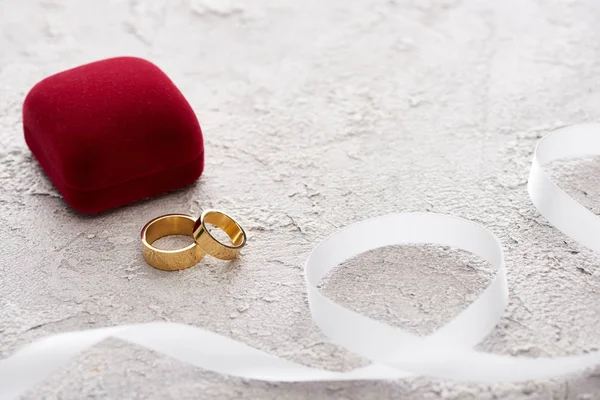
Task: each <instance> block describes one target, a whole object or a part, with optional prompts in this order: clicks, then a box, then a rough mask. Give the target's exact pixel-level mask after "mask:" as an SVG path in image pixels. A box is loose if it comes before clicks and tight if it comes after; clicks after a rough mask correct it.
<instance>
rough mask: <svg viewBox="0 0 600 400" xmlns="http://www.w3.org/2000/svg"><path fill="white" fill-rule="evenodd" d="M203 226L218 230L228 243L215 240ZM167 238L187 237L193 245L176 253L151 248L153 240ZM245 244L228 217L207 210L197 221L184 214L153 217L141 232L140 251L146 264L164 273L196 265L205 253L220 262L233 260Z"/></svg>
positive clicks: (238, 227)
mask: <svg viewBox="0 0 600 400" xmlns="http://www.w3.org/2000/svg"><path fill="white" fill-rule="evenodd" d="M206 224H211V225H215V226H217V227H219V228H220V229H222V230H223V232H225V233H226V234H227V236H229V239H231V244H225V243H222V242H220V241H219V240H217V239H216V238H215V237H214V236H213V235H212V234H211V233H210V231H209V230H208V229H207V227H206ZM169 235H186V236H191V237H193V238H194V243H193V244H191V245H189V246H187V247H184V248H182V249H178V250H162V249H159V248H156V247H154V246H152V243H154V242H155V241H156V240H158V239H160V238H162V237H164V236H169ZM245 245H246V232H244V229H243V228H242V227H241V226H240V225H239V224H238V223H237V222H236V221H235V220H234V219H233V218H231V217H230V216H229V215H227V214H225V213H223V212H221V211H217V210H206V211H204V212H203V213H202V215H201V216H200V218H198V219H197V220H196V219H195V218H193V217H191V216H189V215H185V214H167V215H162V216H160V217H157V218H154V219H153V220H152V221H150V222H148V223H147V224H146V225H145V226H144V228H143V229H142V252H143V254H144V259H145V260H146V262H147V263H148V264H150V265H151V266H152V267H154V268H157V269H162V270H165V271H177V270H180V269H185V268H189V267H191V266H193V265H196V264H198V263H199V262H200V260H202V258H203V257H204V255H205V253H208V254H210V255H211V256H213V257H216V258H219V259H221V260H231V259H233V258H235V257H236V256H237V255H238V254H239V252H240V250H241V249H242V247H244V246H245Z"/></svg>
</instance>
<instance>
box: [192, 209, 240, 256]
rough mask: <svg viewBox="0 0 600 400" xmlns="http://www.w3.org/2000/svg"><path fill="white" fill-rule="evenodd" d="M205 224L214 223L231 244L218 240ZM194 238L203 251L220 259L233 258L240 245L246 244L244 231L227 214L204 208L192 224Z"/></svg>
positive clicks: (237, 252)
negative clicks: (193, 224)
mask: <svg viewBox="0 0 600 400" xmlns="http://www.w3.org/2000/svg"><path fill="white" fill-rule="evenodd" d="M206 224H212V225H216V226H218V227H219V228H221V229H222V230H223V232H225V233H226V234H227V236H229V238H230V239H231V245H228V244H224V243H221V242H219V241H218V240H217V239H215V237H214V236H213V235H211V233H210V232H209V230H208V229H206ZM194 239H195V240H196V244H197V245H198V246H199V247H201V248H202V249H203V250H204V251H205V252H207V253H208V254H210V255H211V256H213V257H216V258H220V259H221V260H231V259H233V258H235V257H236V256H237V255H238V254H239V252H240V250H241V249H242V247H244V246H245V245H246V232H244V229H242V227H241V226H240V225H239V224H238V223H237V222H235V220H234V219H233V218H231V217H230V216H229V215H227V214H225V213H223V212H221V211H217V210H206V211H204V212H203V213H202V215H201V216H200V218H198V221H196V224H195V226H194Z"/></svg>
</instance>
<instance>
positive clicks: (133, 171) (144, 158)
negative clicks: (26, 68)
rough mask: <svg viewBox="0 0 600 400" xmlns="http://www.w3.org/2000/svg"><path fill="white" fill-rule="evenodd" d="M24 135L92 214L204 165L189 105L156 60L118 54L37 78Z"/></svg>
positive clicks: (178, 181)
mask: <svg viewBox="0 0 600 400" xmlns="http://www.w3.org/2000/svg"><path fill="white" fill-rule="evenodd" d="M23 129H24V133H25V140H26V142H27V145H28V146H29V148H30V149H31V152H32V153H33V155H34V156H35V158H36V159H37V160H38V161H39V163H40V165H41V166H42V168H43V169H44V171H45V172H46V174H47V175H48V176H49V177H50V180H52V182H53V183H54V185H55V186H56V188H57V189H58V191H59V192H60V193H61V194H62V195H63V197H64V199H65V200H66V202H67V203H68V204H70V205H71V206H72V207H73V208H74V209H76V210H79V211H81V212H85V213H96V212H100V211H104V210H107V209H110V208H114V207H118V206H121V205H124V204H127V203H130V202H133V201H136V200H139V199H143V198H146V197H150V196H154V195H157V194H160V193H163V192H166V191H169V190H174V189H177V188H180V187H183V186H186V185H189V184H191V183H193V182H194V181H196V180H197V179H198V177H199V176H200V175H201V174H202V170H203V167H204V145H203V140H202V131H201V130H200V125H199V124H198V120H197V118H196V115H195V114H194V111H193V110H192V108H191V107H190V105H189V104H188V102H187V101H186V99H185V98H184V97H183V95H182V94H181V92H180V91H179V90H178V89H177V87H176V86H175V85H174V84H173V82H172V81H171V80H170V79H169V78H168V77H167V75H165V73H164V72H162V71H161V70H160V69H159V68H158V67H157V66H155V65H154V64H152V63H150V62H148V61H145V60H142V59H139V58H134V57H118V58H111V59H106V60H101V61H97V62H93V63H90V64H85V65H82V66H79V67H76V68H73V69H69V70H66V71H63V72H60V73H58V74H56V75H52V76H50V77H48V78H46V79H44V80H42V81H41V82H39V83H38V84H36V85H35V86H34V87H33V88H32V89H31V91H30V92H29V94H28V95H27V97H26V99H25V102H24V104H23Z"/></svg>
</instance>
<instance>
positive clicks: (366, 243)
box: [0, 125, 600, 399]
mask: <svg viewBox="0 0 600 400" xmlns="http://www.w3.org/2000/svg"><path fill="white" fill-rule="evenodd" d="M590 154H596V155H597V154H600V125H582V126H574V127H571V128H566V129H562V130H559V131H556V132H553V133H551V134H550V135H548V136H546V137H545V138H543V139H542V140H540V142H539V143H538V146H537V148H536V151H535V153H534V158H533V166H532V168H531V174H530V177H529V186H528V188H529V194H530V196H531V198H532V200H533V203H534V204H535V206H536V207H537V208H538V210H539V211H540V213H541V214H542V215H544V216H545V217H546V218H547V219H548V220H549V221H550V222H551V223H553V224H554V225H555V226H556V227H557V228H558V229H560V230H561V231H563V232H564V233H565V234H567V235H569V236H571V237H572V238H573V239H575V240H577V241H578V242H580V243H581V244H583V245H585V246H587V247H590V248H592V249H594V250H596V251H598V252H600V243H597V242H596V238H599V237H600V235H599V233H600V218H598V217H596V216H595V215H594V214H593V213H591V212H590V211H588V210H587V209H585V208H584V207H583V206H581V205H580V204H578V203H577V202H576V201H575V200H573V199H572V198H570V197H569V196H568V195H567V194H566V193H564V192H563V191H562V190H561V189H559V188H558V187H557V186H556V185H555V184H554V183H553V182H552V181H551V180H550V178H549V177H548V176H547V175H546V173H545V172H544V170H543V169H542V165H543V164H545V163H547V162H550V161H552V160H556V159H559V158H566V157H576V156H582V155H590ZM424 243H431V244H438V245H445V246H451V247H455V248H459V249H463V250H466V251H469V252H471V253H473V254H475V255H477V256H479V257H481V258H483V259H484V260H486V261H488V262H489V263H490V264H491V265H492V266H493V267H494V269H495V270H496V274H495V276H494V278H493V279H492V281H491V282H490V284H489V285H488V287H487V288H486V289H485V290H484V291H483V293H482V294H481V295H480V296H479V298H478V299H477V300H475V301H474V302H473V303H471V304H470V305H469V306H468V307H467V308H466V309H465V310H464V311H462V312H461V313H459V314H458V315H457V316H456V317H455V318H454V319H452V321H450V322H449V323H448V324H446V325H445V326H443V327H442V328H440V329H439V330H437V331H436V332H435V333H433V334H432V335H430V336H427V337H419V336H415V335H413V334H411V333H409V332H407V331H405V330H402V329H399V328H395V327H391V326H389V325H386V324H384V323H381V322H378V321H375V320H373V319H371V318H368V317H365V316H363V315H360V314H358V313H356V312H354V311H351V310H349V309H347V308H345V307H342V306H340V305H339V304H336V303H335V302H333V301H332V300H330V299H328V298H327V297H325V296H323V295H322V294H321V293H319V291H318V289H317V284H318V283H319V281H320V280H321V279H322V278H323V277H324V276H325V275H326V274H327V273H328V272H329V271H330V270H331V269H332V268H334V267H336V266H337V265H339V264H340V263H342V262H343V261H345V260H348V259H350V258H352V257H355V256H357V255H358V254H361V253H363V252H365V251H368V250H372V249H377V248H380V247H383V246H389V245H398V244H424ZM304 272H305V277H306V287H307V291H308V300H309V306H310V312H311V315H312V318H313V320H314V322H315V323H316V325H317V326H318V327H319V328H320V329H321V330H322V331H323V333H324V334H325V335H326V336H327V337H328V338H329V339H330V340H331V342H332V343H334V344H336V345H339V346H342V347H344V348H346V349H347V350H349V351H351V352H353V353H356V354H358V355H361V356H363V357H365V358H367V359H369V360H371V361H372V363H371V364H370V365H368V366H366V367H363V368H358V369H354V370H351V371H348V372H333V371H326V370H323V369H319V368H310V367H306V366H303V365H300V364H297V363H293V362H290V361H286V360H284V359H282V358H279V357H276V356H273V355H270V354H267V353H265V352H262V351H260V350H257V349H254V348H252V347H250V346H247V345H245V344H244V343H241V342H238V341H236V340H233V339H230V338H227V337H225V336H222V335H219V334H216V333H213V332H210V331H208V330H205V329H202V328H197V327H192V326H188V325H182V324H177V323H166V322H154V323H147V324H134V325H124V326H117V327H111V328H102V329H93V330H85V331H76V332H68V333H62V334H57V335H52V336H49V337H47V338H44V339H41V340H38V341H36V342H34V343H32V344H30V345H28V346H25V347H24V348H22V349H21V350H19V351H17V352H16V353H14V354H13V355H12V356H10V357H8V358H6V359H4V360H0V398H1V399H11V398H16V397H18V396H20V395H21V394H22V393H24V392H25V391H26V390H28V389H30V388H31V387H33V386H34V385H35V384H36V383H37V382H39V381H40V380H42V379H43V378H44V377H45V376H46V375H48V374H49V373H50V372H51V371H53V370H54V369H56V368H58V367H59V366H61V365H64V364H65V363H67V362H68V361H69V360H70V359H71V358H72V357H73V356H75V355H76V354H78V353H79V352H81V351H83V350H85V349H87V348H89V347H91V346H93V345H95V344H96V343H98V342H100V341H102V340H104V339H106V338H108V337H112V338H118V339H121V340H125V341H128V342H131V343H135V344H137V345H140V346H144V347H146V348H148V349H152V350H154V351H157V352H159V353H162V354H165V355H168V356H171V357H173V358H176V359H178V360H180V361H183V362H186V363H189V364H192V365H195V366H198V367H200V368H204V369H206V370H210V371H215V372H219V373H222V374H225V375H232V376H238V377H242V378H248V379H257V380H264V381H286V382H301V381H323V380H328V381H333V380H367V379H368V380H379V379H397V378H402V377H407V376H411V375H426V376H431V377H437V378H443V379H454V380H461V381H477V382H495V381H522V380H529V379H545V378H551V377H556V376H559V375H564V374H569V373H573V372H577V371H581V370H583V369H585V368H588V367H592V366H594V365H597V364H600V352H597V351H596V352H592V353H587V354H585V355H579V356H568V357H556V358H543V357H541V358H526V357H512V356H504V355H496V354H490V353H485V352H480V351H476V350H474V349H473V348H474V346H475V345H477V344H478V343H479V342H480V341H481V340H482V339H483V338H484V337H485V336H486V335H487V334H488V333H489V332H490V331H491V330H492V329H494V327H495V326H496V324H497V323H498V321H499V320H500V318H501V316H502V313H503V312H504V309H505V307H506V305H507V303H508V288H507V281H506V272H505V267H504V258H503V253H502V246H501V244H500V242H499V241H498V239H497V238H496V237H495V236H494V235H493V234H492V233H490V232H489V231H488V230H486V229H485V228H483V227H482V226H480V225H477V224H475V223H473V222H470V221H467V220H465V219H462V218H457V217H452V216H448V215H443V214H434V213H403V214H392V215H387V216H383V217H378V218H373V219H369V220H366V221H362V222H359V223H356V224H353V225H351V226H349V227H347V228H345V229H342V230H340V231H338V232H336V233H335V234H333V235H332V236H330V237H329V238H328V239H326V240H325V241H323V242H322V243H321V244H319V245H318V246H317V247H316V248H315V249H314V250H313V252H312V253H311V254H310V256H309V257H308V260H307V261H306V264H305V266H304Z"/></svg>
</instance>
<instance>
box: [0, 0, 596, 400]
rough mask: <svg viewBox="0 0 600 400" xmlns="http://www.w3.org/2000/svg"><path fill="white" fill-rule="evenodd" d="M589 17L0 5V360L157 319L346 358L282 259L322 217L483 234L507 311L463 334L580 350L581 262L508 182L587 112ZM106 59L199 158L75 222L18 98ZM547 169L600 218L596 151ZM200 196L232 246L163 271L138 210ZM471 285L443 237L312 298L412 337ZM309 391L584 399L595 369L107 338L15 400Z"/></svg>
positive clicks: (557, 7) (449, 311)
mask: <svg viewBox="0 0 600 400" xmlns="http://www.w3.org/2000/svg"><path fill="white" fill-rule="evenodd" d="M599 20H600V3H598V2H596V1H594V0H588V1H549V2H546V1H544V2H543V1H541V0H537V1H532V0H525V1H505V2H484V1H474V0H462V1H454V0H426V1H417V0H409V1H393V0H385V1H383V0H375V1H370V2H367V1H343V0H336V1H322V0H306V1H302V2H300V1H296V2H292V1H278V2H267V1H264V0H259V1H253V2H247V1H242V0H230V1H218V0H210V1H208V0H189V1H181V0H177V1H167V0H163V1H135V0H123V1H116V0H115V1H96V2H91V1H75V0H71V1H57V0H56V1H52V0H43V1H42V0H40V1H29V0H3V1H1V2H0V110H1V111H0V183H1V192H0V243H1V244H2V246H1V248H2V250H1V252H0V307H1V308H0V357H5V356H8V355H9V354H11V353H12V352H13V351H15V350H16V349H17V348H19V347H20V346H22V345H24V344H26V343H29V342H31V341H33V340H35V339H37V338H41V337H44V336H46V335H48V334H50V333H54V332H64V331H69V330H74V329H84V328H95V327H102V326H111V325H116V324H123V323H132V322H145V321H153V320H169V321H177V322H183V323H187V324H192V325H196V326H203V327H206V328H209V329H211V330H213V331H216V332H219V333H222V334H224V335H227V336H230V337H232V338H235V339H238V340H241V341H243V342H245V343H248V344H249V345H252V346H255V347H258V348H260V349H263V350H265V351H268V352H271V353H273V354H277V355H280V356H282V357H285V358H288V359H290V360H294V361H298V362H302V363H305V364H307V365H311V366H320V367H328V368H332V369H338V370H343V369H348V368H351V367H352V366H356V365H361V364H362V363H364V362H365V361H364V360H361V359H359V358H356V357H355V356H353V355H352V354H348V353H346V352H345V351H344V350H343V349H339V348H336V347H335V346H332V345H330V344H328V342H327V339H326V338H325V337H324V336H323V335H322V334H321V333H320V332H319V331H318V329H317V328H316V327H315V326H313V324H312V323H311V321H310V317H309V315H308V306H307V302H306V296H305V291H304V286H303V281H302V270H301V267H302V263H303V261H304V259H305V257H306V256H307V254H308V252H309V251H310V249H311V248H312V247H313V246H314V245H315V244H316V243H317V242H318V241H319V240H321V239H322V238H324V237H325V236H327V235H329V234H331V233H332V232H333V231H334V230H336V229H337V228H338V227H343V226H345V225H348V224H350V223H352V222H354V221H358V220H361V219H364V218H367V217H371V216H375V215H381V214H385V213H389V212H397V211H411V210H412V211H414V210H420V211H426V210H431V211H436V212H446V213H452V214H454V215H459V216H463V217H467V218H470V219H472V220H474V221H478V222H480V223H483V224H485V225H486V226H487V227H489V228H490V229H491V230H493V232H494V233H495V234H497V235H498V236H499V237H500V238H501V239H502V241H503V243H504V246H505V251H506V256H507V262H508V270H509V272H508V278H509V284H510V289H511V300H510V306H509V308H508V310H507V312H506V316H505V318H504V319H503V322H502V324H501V325H500V326H498V328H497V329H496V330H495V331H494V332H493V334H492V335H491V336H490V337H489V338H488V339H487V340H486V341H485V342H484V343H482V344H481V348H483V349H486V350H489V351H493V352H497V353H502V354H523V355H530V356H535V355H564V354H576V353H581V352H585V351H587V350H592V349H597V346H598V344H599V343H600V336H599V335H598V331H599V328H600V306H599V304H600V269H599V268H598V262H599V258H598V256H597V255H595V254H593V253H592V252H591V251H589V250H586V249H583V248H580V247H579V246H578V245H577V244H575V243H573V242H572V241H571V240H570V239H568V238H567V237H565V236H564V235H562V234H561V233H560V232H558V231H557V230H556V229H554V228H552V227H551V226H549V225H548V223H547V222H546V221H545V220H544V219H543V218H542V217H540V216H539V215H538V213H537V212H536V211H535V209H534V208H533V206H532V205H531V203H530V201H529V198H528V195H527V193H526V187H525V184H526V178H527V175H528V170H529V163H530V159H531V154H532V150H533V147H534V145H535V143H536V141H537V139H538V138H539V137H541V136H542V135H544V134H545V133H546V132H548V131H549V130H551V129H554V128H556V127H560V126H563V125H566V124H573V123H581V122H586V121H598V120H599V119H600V107H599V105H600V78H599V76H600V61H599V60H600V25H599V24H598V21H599ZM117 55H136V56H141V57H145V58H147V59H149V60H151V61H153V62H155V63H156V64H158V65H159V66H160V67H161V68H162V69H163V70H164V71H165V72H166V73H167V74H168V75H169V76H170V77H172V79H173V80H174V81H175V83H176V84H177V85H178V86H179V88H180V89H181V90H182V92H183V93H184V94H185V96H186V97H187V98H188V100H189V101H190V103H191V105H192V107H193V108H194V110H195V111H196V113H197V115H198V118H199V119H200V122H201V125H202V127H203V130H204V134H205V141H206V170H205V173H204V175H203V177H202V178H201V179H200V181H199V182H198V183H197V184H196V185H194V186H193V187H189V188H185V189H183V190H180V191H177V192H175V193H170V194H167V195H164V196H161V197H158V198H154V199H150V200H146V201H142V202H139V203H136V204H133V205H131V206H128V207H123V208H120V209H118V210H114V211H112V212H107V213H104V214H101V215H98V216H93V217H90V216H83V215H79V214H77V213H75V212H74V211H72V210H70V209H69V207H68V206H66V205H65V203H64V202H63V200H62V199H61V198H60V196H59V195H58V194H57V192H56V190H55V189H54V188H53V187H52V185H51V184H50V182H49V181H48V180H47V179H46V177H45V176H44V175H43V173H42V172H41V171H40V168H39V167H38V165H37V164H36V162H35V161H34V160H33V159H32V157H31V155H30V152H29V151H28V149H27V147H26V146H25V144H24V141H23V137H22V128H21V121H20V118H21V117H20V112H21V104H22V101H23V99H24V96H25V95H26V93H27V91H28V90H29V89H30V88H31V87H32V85H33V84H35V83H36V82H37V81H38V80H40V79H42V78H43V77H45V76H47V75H49V74H52V73H54V72H57V71H60V70H63V69H66V68H70V67H74V66H76V65H79V64H82V63H85V62H89V61H94V60H97V59H101V58H104V57H110V56H117ZM551 169H552V171H553V173H554V174H555V176H556V179H557V180H558V181H559V182H560V184H561V186H562V187H564V188H565V189H566V190H567V191H569V193H571V194H572V195H574V196H575V197H576V198H577V199H579V200H580V201H582V202H583V204H585V205H586V206H587V207H589V208H590V209H592V210H594V211H596V212H600V206H599V203H598V201H597V200H598V199H599V198H600V185H599V182H600V181H599V179H598V176H600V166H599V164H598V163H597V162H594V160H578V161H570V162H568V163H564V164H562V165H554V166H552V168H551ZM206 207H218V208H221V209H223V210H226V211H228V212H230V213H231V214H233V215H235V216H237V217H238V218H239V220H240V221H242V223H243V224H244V225H245V227H246V228H247V231H248V233H249V244H248V247H247V249H246V250H245V252H244V254H243V256H242V257H241V258H240V259H239V260H238V261H235V262H233V263H225V262H219V261H215V260H210V259H206V260H205V261H204V262H203V263H202V264H201V265H198V266H197V267H194V268H191V269H189V270H185V271H182V272H178V273H166V272H161V271H157V270H154V269H152V268H150V267H148V266H147V265H146V264H145V263H144V261H143V259H142V256H141V252H140V250H139V242H138V234H139V231H140V229H141V227H142V226H143V225H144V223H145V222H146V221H148V220H149V219H150V218H152V217H154V216H157V215H160V214H163V213H168V212H185V213H192V214H197V213H198V212H199V211H200V210H201V209H202V208H206ZM168 245H173V242H172V241H171V242H169V243H163V246H168ZM488 278H489V273H488V270H487V269H486V266H485V265H483V264H482V263H481V262H480V261H478V260H476V259H473V258H472V257H469V255H466V254H463V253H461V252H458V251H453V250H451V249H440V248H434V247H427V246H418V247H398V248H389V249H384V250H382V251H378V252H373V253H369V254H365V255H363V256H361V257H359V258H357V259H355V260H352V261H350V262H349V263H347V265H346V269H345V270H344V271H343V272H340V271H336V272H334V273H333V274H332V275H331V276H330V277H329V279H328V280H327V281H326V282H325V284H324V290H325V291H326V292H327V293H328V294H329V295H331V296H332V297H333V298H335V299H337V300H338V301H340V302H341V303H343V304H345V305H347V306H349V307H352V308H354V309H356V310H360V311H361V312H364V313H366V314H368V315H371V316H373V317H375V318H378V319H380V320H383V321H386V322H388V323H391V324H395V325H399V326H404V327H408V328H409V329H412V330H413V331H416V332H421V333H427V332H431V331H432V330H433V329H435V327H437V326H440V325H441V324H442V323H443V322H444V321H447V320H448V319H449V318H451V317H452V315H454V314H455V313H456V312H458V311H459V310H460V309H461V308H462V307H464V306H465V305H466V304H468V302H469V301H470V300H472V299H473V297H474V296H475V295H476V294H477V293H478V291H480V290H481V289H482V288H483V285H484V284H485V282H486V280H487V279H488ZM309 397H310V398H314V399H367V400H368V399H384V398H395V399H416V398H424V399H475V398H476V399H496V398H511V399H600V370H598V371H596V372H594V371H590V372H588V373H585V374H582V375H580V376H575V377H570V378H567V379H557V380H553V381H539V382H528V383H522V384H494V385H487V384H481V385H474V384H461V383H452V382H445V381H439V380H435V379H428V378H415V379H410V380H402V381H395V382H376V383H373V382H347V383H319V384H297V385H291V384H266V383H260V382H249V381H244V380H240V379H234V378H226V377H222V376H220V375H217V374H212V373H208V372H206V371H202V370H199V369H196V368H193V367H190V366H188V365H185V364H183V363H179V362H177V361H174V360H171V359H168V358H166V357H162V356H159V355H156V354H154V353H152V352H150V351H147V350H145V349H143V348H137V347H134V346H131V345H128V344H125V343H122V342H118V341H107V342H105V343H103V344H101V345H99V346H97V347H96V348H94V349H92V350H90V351H88V352H86V353H84V354H82V355H81V356H79V357H78V358H77V359H76V360H75V361H74V362H72V363H71V364H70V365H69V366H68V367H66V368H64V369H62V370H60V371H57V372H56V373H55V374H53V375H52V376H51V377H49V378H48V379H47V380H46V381H45V382H44V383H42V384H40V385H39V386H37V387H36V389H35V390H34V391H32V392H30V393H29V394H28V395H27V396H26V397H25V398H27V399H81V398H94V399H165V398H173V399H197V398H198V399H204V398H206V399H208V398H210V399H304V398H309Z"/></svg>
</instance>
